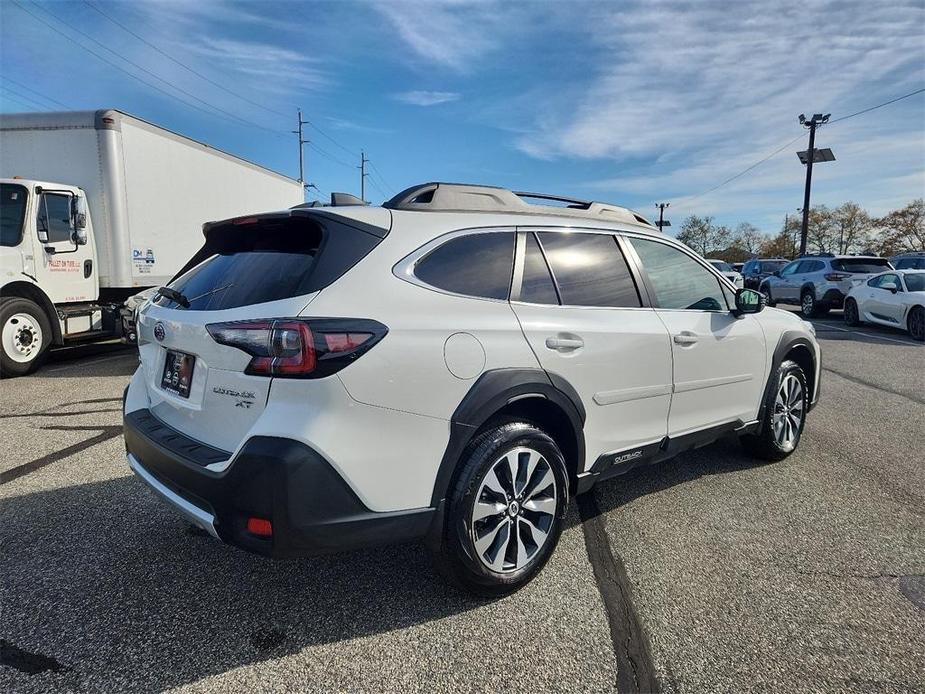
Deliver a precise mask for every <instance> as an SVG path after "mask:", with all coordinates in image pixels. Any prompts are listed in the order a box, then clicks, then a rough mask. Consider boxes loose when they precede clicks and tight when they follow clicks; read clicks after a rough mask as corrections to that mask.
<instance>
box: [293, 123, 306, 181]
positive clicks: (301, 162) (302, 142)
mask: <svg viewBox="0 0 925 694" xmlns="http://www.w3.org/2000/svg"><path fill="white" fill-rule="evenodd" d="M303 125H308V121H307V120H302V109H299V129H298V130H293V131H292V133H293V134H294V135H298V136H299V183H303V184H304V183H305V157H304V155H303V152H302V145H307V144H308V143H309V140H303V139H302V126H303Z"/></svg>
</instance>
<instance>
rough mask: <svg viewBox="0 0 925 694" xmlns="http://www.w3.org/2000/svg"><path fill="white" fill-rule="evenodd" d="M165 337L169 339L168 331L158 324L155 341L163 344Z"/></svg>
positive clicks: (161, 324) (155, 330)
mask: <svg viewBox="0 0 925 694" xmlns="http://www.w3.org/2000/svg"><path fill="white" fill-rule="evenodd" d="M165 337H167V331H166V330H165V329H164V324H163V323H158V324H157V325H155V326H154V339H155V340H157V341H158V342H163V341H164V338H165Z"/></svg>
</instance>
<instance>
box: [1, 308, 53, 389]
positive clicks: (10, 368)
mask: <svg viewBox="0 0 925 694" xmlns="http://www.w3.org/2000/svg"><path fill="white" fill-rule="evenodd" d="M52 340H53V335H52V332H51V325H50V324H49V322H48V317H47V316H46V315H45V312H44V311H43V310H42V309H41V307H40V306H39V305H38V304H36V303H35V302H34V301H30V300H29V299H22V298H20V297H14V296H8V297H4V298H3V300H2V302H0V376H3V377H4V378H9V377H11V376H25V375H26V374H27V373H31V372H32V371H35V370H36V369H37V368H38V367H39V366H40V365H41V363H42V361H43V360H44V357H45V355H46V354H47V352H48V348H49V347H50V346H51V343H52Z"/></svg>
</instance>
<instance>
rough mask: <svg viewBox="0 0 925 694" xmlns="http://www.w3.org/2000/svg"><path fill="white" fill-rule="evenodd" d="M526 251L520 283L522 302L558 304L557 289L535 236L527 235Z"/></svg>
mask: <svg viewBox="0 0 925 694" xmlns="http://www.w3.org/2000/svg"><path fill="white" fill-rule="evenodd" d="M526 236H527V244H526V248H525V250H524V277H523V280H522V281H521V283H520V300H521V301H526V302H528V303H531V304H558V303H559V297H558V296H557V295H556V287H555V285H553V283H552V276H550V274H549V267H548V266H547V265H546V259H545V258H544V257H543V252H542V251H541V250H540V245H539V243H537V241H536V236H535V235H534V234H527V235H526Z"/></svg>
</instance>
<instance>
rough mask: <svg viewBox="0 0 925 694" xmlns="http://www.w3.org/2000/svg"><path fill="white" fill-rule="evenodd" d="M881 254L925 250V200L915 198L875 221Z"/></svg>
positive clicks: (887, 254)
mask: <svg viewBox="0 0 925 694" xmlns="http://www.w3.org/2000/svg"><path fill="white" fill-rule="evenodd" d="M875 224H876V226H877V227H878V229H879V232H880V233H879V237H878V239H877V242H878V243H877V245H878V246H879V248H878V250H879V251H880V254H881V255H884V256H890V255H896V254H897V253H902V252H904V251H925V201H923V199H922V198H918V199H916V200H913V201H912V202H910V203H909V204H908V205H906V206H905V207H903V208H902V209H900V210H893V211H892V212H889V213H888V214H886V215H884V216H883V217H881V218H880V219H878V220H877V221H876V222H875Z"/></svg>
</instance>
